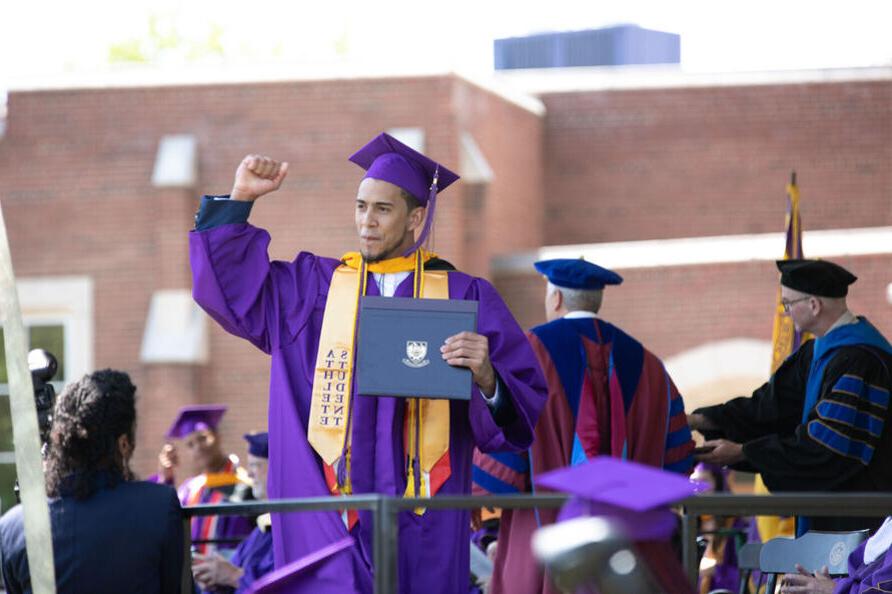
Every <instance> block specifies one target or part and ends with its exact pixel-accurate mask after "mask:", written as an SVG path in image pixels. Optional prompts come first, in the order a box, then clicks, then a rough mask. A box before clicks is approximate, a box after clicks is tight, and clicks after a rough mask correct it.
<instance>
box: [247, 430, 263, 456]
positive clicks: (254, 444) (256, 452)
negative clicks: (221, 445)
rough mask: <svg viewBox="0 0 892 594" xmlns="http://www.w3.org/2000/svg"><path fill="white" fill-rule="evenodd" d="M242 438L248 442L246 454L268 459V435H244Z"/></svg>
mask: <svg viewBox="0 0 892 594" xmlns="http://www.w3.org/2000/svg"><path fill="white" fill-rule="evenodd" d="M242 437H244V438H245V441H247V442H248V453H249V454H251V455H252V456H257V457H258V458H269V433H267V432H266V431H263V432H257V433H245V434H244V435H243V436H242Z"/></svg>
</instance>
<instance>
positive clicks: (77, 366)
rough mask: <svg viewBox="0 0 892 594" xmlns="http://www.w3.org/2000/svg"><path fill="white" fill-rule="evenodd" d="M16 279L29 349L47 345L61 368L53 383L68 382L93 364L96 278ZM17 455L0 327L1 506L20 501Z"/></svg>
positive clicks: (58, 389) (56, 386)
mask: <svg viewBox="0 0 892 594" xmlns="http://www.w3.org/2000/svg"><path fill="white" fill-rule="evenodd" d="M16 284H17V288H18V292H19V301H20V304H21V309H22V317H23V322H24V325H25V335H26V336H27V339H28V350H31V349H38V348H40V349H45V350H47V351H49V352H51V353H52V354H53V356H55V357H56V360H57V361H58V363H59V368H58V370H57V371H56V375H55V376H54V377H53V380H52V384H53V388H54V389H55V391H56V394H59V393H60V392H61V391H62V388H63V387H64V386H65V384H66V383H67V382H69V381H71V380H72V379H77V378H79V377H81V376H83V375H84V374H85V373H88V372H90V371H91V370H92V368H93V283H92V281H91V280H90V279H89V278H86V277H56V278H41V279H19V280H18V282H17V283H16ZM14 485H15V454H14V451H13V444H12V419H11V417H10V410H9V378H8V377H7V371H6V345H5V342H4V336H3V328H0V509H2V511H6V510H7V509H9V508H10V507H12V506H13V505H15V503H16V500H15V494H14V490H13V487H14Z"/></svg>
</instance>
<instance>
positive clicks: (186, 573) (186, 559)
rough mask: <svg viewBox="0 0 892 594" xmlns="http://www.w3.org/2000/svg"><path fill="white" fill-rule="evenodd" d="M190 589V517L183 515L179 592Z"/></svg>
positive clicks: (189, 590)
mask: <svg viewBox="0 0 892 594" xmlns="http://www.w3.org/2000/svg"><path fill="white" fill-rule="evenodd" d="M191 591H192V518H190V517H189V516H183V577H182V581H181V587H180V592H183V593H186V592H191Z"/></svg>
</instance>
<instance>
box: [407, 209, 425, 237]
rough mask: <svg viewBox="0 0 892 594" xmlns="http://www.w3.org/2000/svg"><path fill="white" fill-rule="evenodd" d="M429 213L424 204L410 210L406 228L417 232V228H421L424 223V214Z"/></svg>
mask: <svg viewBox="0 0 892 594" xmlns="http://www.w3.org/2000/svg"><path fill="white" fill-rule="evenodd" d="M425 214H427V209H426V208H425V207H423V206H416V207H415V208H413V209H412V210H410V211H409V220H408V223H407V225H406V229H407V230H408V231H411V232H412V233H415V231H416V229H420V228H421V227H422V225H424V215H425Z"/></svg>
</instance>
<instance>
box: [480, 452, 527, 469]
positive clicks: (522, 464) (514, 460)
mask: <svg viewBox="0 0 892 594" xmlns="http://www.w3.org/2000/svg"><path fill="white" fill-rule="evenodd" d="M487 456H489V457H490V458H492V459H493V460H497V461H498V462H500V463H501V464H504V465H505V466H507V467H508V468H510V469H511V470H513V471H514V472H517V473H520V474H525V473H526V472H527V471H529V469H530V462H529V460H527V459H526V458H525V457H523V456H521V455H520V454H516V453H514V452H492V453H490V454H487Z"/></svg>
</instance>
